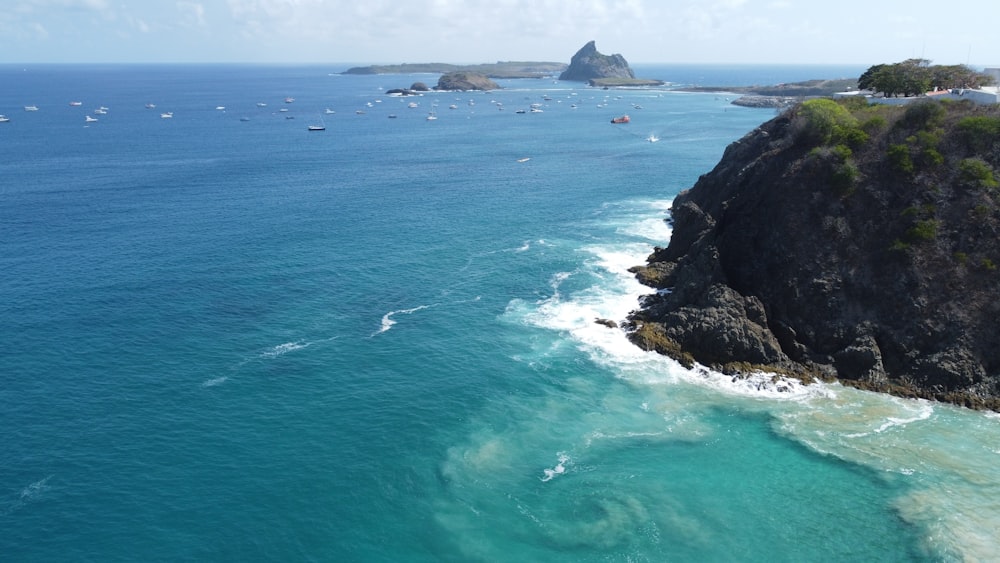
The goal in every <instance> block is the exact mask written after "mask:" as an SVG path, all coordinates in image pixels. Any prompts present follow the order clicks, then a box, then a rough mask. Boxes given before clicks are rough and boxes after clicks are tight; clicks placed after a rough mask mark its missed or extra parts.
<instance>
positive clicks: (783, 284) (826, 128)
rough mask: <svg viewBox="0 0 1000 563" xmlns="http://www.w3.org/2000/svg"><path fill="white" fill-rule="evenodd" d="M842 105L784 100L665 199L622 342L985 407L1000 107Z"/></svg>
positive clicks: (992, 364) (996, 273)
mask: <svg viewBox="0 0 1000 563" xmlns="http://www.w3.org/2000/svg"><path fill="white" fill-rule="evenodd" d="M852 103H853V104H854V105H853V106H852V105H851V104H852ZM845 104H846V106H845V105H838V104H836V103H835V102H833V101H831V100H828V99H819V100H813V101H812V102H806V103H804V104H800V105H797V106H795V107H794V108H792V109H791V110H789V111H787V112H785V113H784V114H782V115H780V116H778V117H776V118H774V119H772V120H771V121H769V122H767V123H765V124H764V125H762V126H761V127H760V128H758V129H756V130H755V131H753V132H751V133H749V134H748V135H746V136H745V137H744V138H742V139H740V140H739V141H737V142H735V143H733V144H732V145H730V146H729V147H728V148H727V149H726V151H725V154H724V156H723V157H722V160H721V161H720V162H719V163H718V165H717V166H716V167H715V168H714V169H713V170H712V171H711V172H710V173H708V174H706V175H704V176H702V177H701V178H700V179H699V180H698V182H697V183H696V184H695V185H694V187H692V188H691V189H689V190H686V191H684V192H682V193H681V194H680V195H678V196H677V198H676V199H675V200H674V203H673V206H672V210H671V216H672V221H673V234H672V236H671V240H670V243H669V245H668V246H667V247H666V248H659V247H658V248H656V249H655V251H654V252H653V253H652V255H650V257H649V259H648V262H647V264H646V265H644V266H639V267H636V268H634V269H633V271H634V272H635V273H636V274H637V276H638V278H639V279H640V280H641V281H642V282H643V283H645V284H647V285H650V286H653V287H656V288H658V289H660V290H661V291H659V292H657V293H656V294H654V295H650V296H647V297H645V298H644V299H643V302H642V308H641V309H640V310H638V311H635V312H634V313H633V314H632V316H631V319H630V322H631V326H630V331H631V332H630V338H631V339H632V341H633V342H635V343H636V344H638V345H639V346H641V347H643V348H645V349H649V350H657V351H659V352H661V353H664V354H667V355H670V356H672V357H674V358H676V359H678V360H679V361H681V362H683V363H685V364H688V365H691V364H693V363H694V362H699V363H702V364H705V365H709V366H711V367H713V368H716V369H719V370H721V371H723V372H726V373H740V372H743V373H745V372H749V371H752V370H758V369H763V370H766V371H774V372H778V373H782V374H787V375H793V376H796V377H799V378H800V379H803V380H805V381H808V380H810V379H812V378H822V379H825V380H830V379H838V380H841V381H842V382H844V383H847V384H851V385H855V386H858V387H862V388H867V389H872V390H877V391H885V392H891V393H894V394H898V395H903V396H913V397H924V398H929V399H936V400H940V401H948V402H954V403H957V404H962V405H966V406H969V407H972V408H989V409H993V410H1000V299H998V298H997V297H998V296H1000V270H998V265H1000V206H998V201H1000V183H998V181H997V178H998V176H1000V175H998V174H997V171H998V170H1000V109H998V108H997V106H992V107H975V106H973V105H971V104H956V103H948V104H942V103H938V102H926V103H922V104H917V105H913V106H910V107H908V108H905V109H904V108H898V107H893V108H889V107H883V108H879V109H872V108H868V107H862V105H863V104H858V102H845Z"/></svg>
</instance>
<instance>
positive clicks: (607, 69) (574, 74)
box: [559, 41, 635, 82]
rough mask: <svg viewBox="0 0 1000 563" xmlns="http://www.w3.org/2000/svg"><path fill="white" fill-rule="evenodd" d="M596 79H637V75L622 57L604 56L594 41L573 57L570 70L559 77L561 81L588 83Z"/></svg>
mask: <svg viewBox="0 0 1000 563" xmlns="http://www.w3.org/2000/svg"><path fill="white" fill-rule="evenodd" d="M595 78H635V73H634V72H632V69H631V68H630V67H629V66H628V62H626V61H625V57H623V56H621V55H603V54H601V53H599V52H598V51H597V46H596V44H595V42H594V41H590V42H589V43H587V44H586V45H584V46H583V47H582V48H581V49H580V50H579V51H577V52H576V54H575V55H573V58H572V59H571V60H570V63H569V68H567V69H566V70H564V71H563V72H562V74H560V75H559V80H574V81H579V82H588V81H590V80H592V79H595Z"/></svg>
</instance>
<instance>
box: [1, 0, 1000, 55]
mask: <svg viewBox="0 0 1000 563" xmlns="http://www.w3.org/2000/svg"><path fill="white" fill-rule="evenodd" d="M959 5H960V4H956V5H950V4H948V3H944V2H940V1H935V2H932V1H930V0H910V1H908V2H899V1H897V0H837V1H836V2H818V1H815V0H465V1H462V0H6V1H5V2H4V8H3V10H2V11H0V63H227V62H239V63H290V64H295V63H358V64H376V63H404V62H408V63H421V62H449V63H484V62H496V61H501V60H502V61H556V62H567V63H568V62H569V59H570V58H571V57H572V56H573V54H574V53H575V52H576V51H577V50H578V49H579V48H580V47H582V46H583V45H584V44H585V43H587V42H588V41H591V40H594V41H596V42H597V49H598V51H600V52H602V53H605V54H621V55H623V56H624V57H625V58H626V60H627V61H628V62H629V63H630V64H641V63H703V64H704V63H748V64H856V65H872V64H879V63H893V62H899V61H902V60H905V59H909V58H924V59H929V60H930V61H931V62H932V63H934V64H969V65H971V66H974V67H985V66H992V67H996V66H1000V41H998V40H997V39H996V37H997V35H996V33H995V29H996V26H997V25H998V24H1000V2H995V1H993V0H987V1H982V0H977V1H975V2H970V3H969V4H968V9H960V8H959Z"/></svg>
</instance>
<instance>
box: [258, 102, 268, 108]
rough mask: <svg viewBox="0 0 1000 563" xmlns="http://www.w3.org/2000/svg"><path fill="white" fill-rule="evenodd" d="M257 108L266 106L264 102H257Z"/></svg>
mask: <svg viewBox="0 0 1000 563" xmlns="http://www.w3.org/2000/svg"><path fill="white" fill-rule="evenodd" d="M257 107H259V108H263V107H267V104H265V103H264V102H257Z"/></svg>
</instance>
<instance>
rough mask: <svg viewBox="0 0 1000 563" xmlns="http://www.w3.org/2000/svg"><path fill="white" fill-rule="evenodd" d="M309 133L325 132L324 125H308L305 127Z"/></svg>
mask: <svg viewBox="0 0 1000 563" xmlns="http://www.w3.org/2000/svg"><path fill="white" fill-rule="evenodd" d="M306 129H308V130H309V131H326V126H325V125H309V126H308V127H306Z"/></svg>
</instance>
